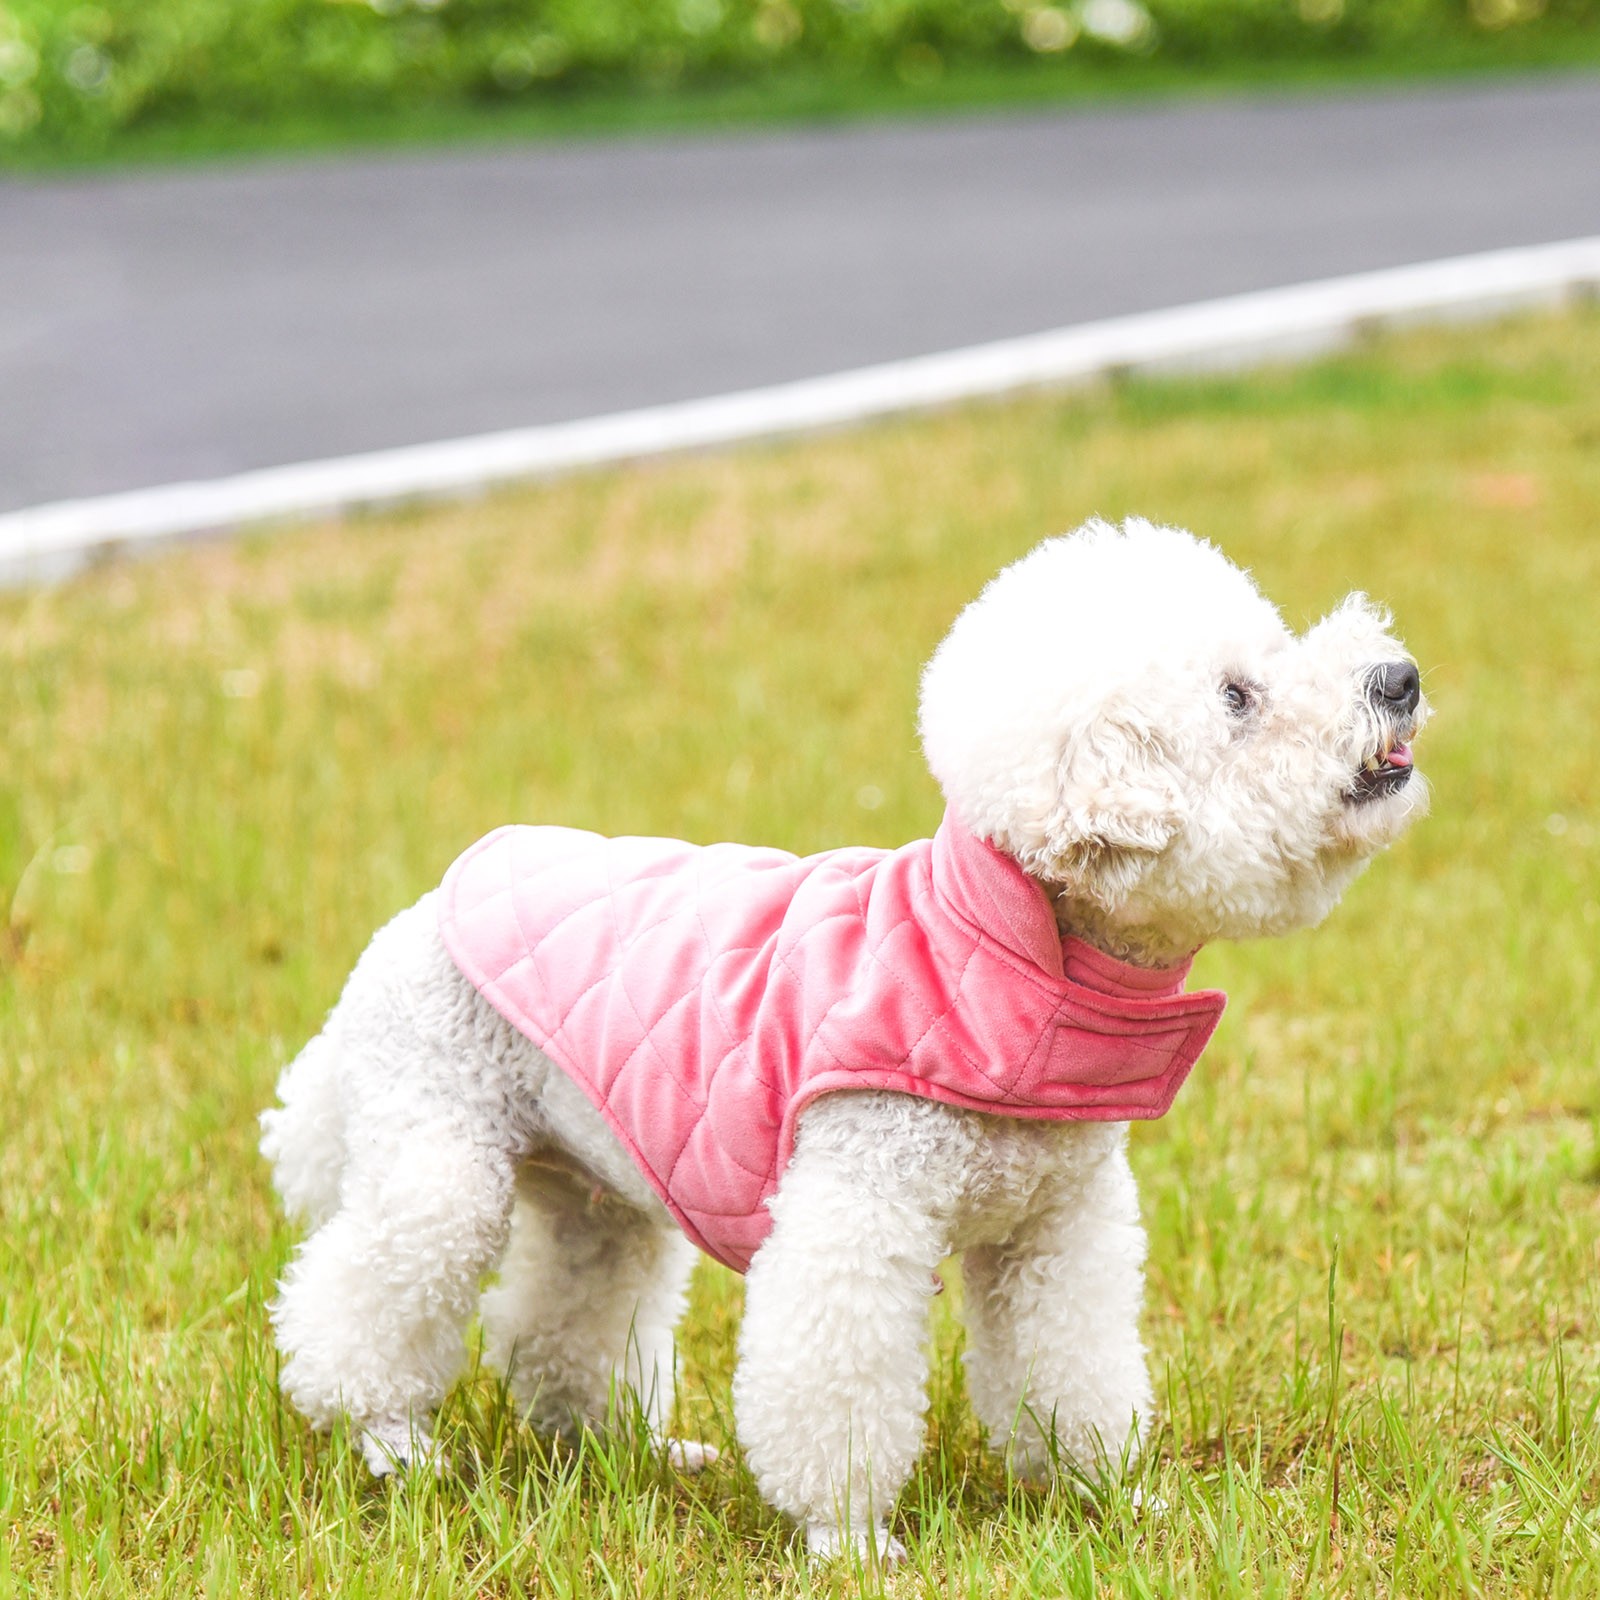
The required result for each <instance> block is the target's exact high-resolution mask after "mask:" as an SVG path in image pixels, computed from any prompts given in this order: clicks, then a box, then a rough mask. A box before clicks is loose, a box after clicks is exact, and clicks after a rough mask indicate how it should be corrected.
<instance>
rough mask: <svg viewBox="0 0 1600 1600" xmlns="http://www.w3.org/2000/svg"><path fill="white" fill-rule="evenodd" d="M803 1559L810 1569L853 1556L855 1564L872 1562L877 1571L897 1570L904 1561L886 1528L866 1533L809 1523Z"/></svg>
mask: <svg viewBox="0 0 1600 1600" xmlns="http://www.w3.org/2000/svg"><path fill="white" fill-rule="evenodd" d="M806 1555H807V1557H808V1558H809V1559H810V1561H811V1564H812V1565H813V1566H821V1565H822V1563H823V1562H825V1561H837V1560H838V1559H839V1557H840V1556H854V1557H855V1558H856V1560H857V1561H873V1562H876V1563H877V1564H878V1565H879V1566H880V1567H897V1566H899V1564H900V1563H901V1562H902V1561H904V1560H905V1558H906V1547H905V1546H904V1545H903V1544H901V1542H900V1541H899V1540H898V1539H897V1538H895V1536H894V1535H893V1534H892V1533H890V1532H889V1530H888V1529H887V1528H874V1529H873V1530H872V1531H871V1532H870V1533H868V1532H864V1531H860V1530H856V1529H851V1530H849V1531H848V1532H847V1531H846V1530H845V1529H843V1528H835V1527H830V1526H828V1525H827V1524H825V1523H820V1522H813V1523H812V1524H811V1525H810V1526H809V1527H808V1528H807V1529H806Z"/></svg>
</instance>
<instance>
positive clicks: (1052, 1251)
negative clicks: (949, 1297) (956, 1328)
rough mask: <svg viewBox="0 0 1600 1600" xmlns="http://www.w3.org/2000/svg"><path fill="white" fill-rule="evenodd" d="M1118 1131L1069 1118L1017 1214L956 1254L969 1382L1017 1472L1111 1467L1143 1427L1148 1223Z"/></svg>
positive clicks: (1147, 1399)
mask: <svg viewBox="0 0 1600 1600" xmlns="http://www.w3.org/2000/svg"><path fill="white" fill-rule="evenodd" d="M1126 1132H1127V1130H1126V1128H1125V1127H1123V1126H1121V1125H1112V1124H1105V1123H1102V1124H1095V1125H1080V1127H1079V1128H1076V1129H1073V1130H1072V1132H1071V1133H1070V1134H1069V1135H1066V1137H1071V1138H1072V1139H1073V1140H1074V1141H1075V1146H1074V1147H1073V1148H1072V1149H1071V1155H1072V1158H1073V1159H1071V1160H1070V1161H1068V1162H1067V1163H1066V1165H1065V1166H1064V1168H1063V1170H1062V1172H1061V1173H1060V1174H1059V1175H1058V1176H1057V1178H1056V1179H1055V1180H1054V1181H1053V1182H1052V1183H1051V1184H1050V1185H1049V1187H1048V1188H1047V1190H1046V1192H1045V1193H1043V1194H1041V1195H1040V1196H1039V1199H1038V1202H1037V1204H1036V1206H1035V1207H1034V1209H1033V1211H1032V1212H1031V1214H1030V1216H1029V1217H1028V1218H1027V1220H1026V1221H1024V1222H1023V1224H1022V1225H1021V1226H1020V1227H1019V1228H1018V1229H1017V1230H1016V1232H1015V1233H1014V1234H1013V1236H1012V1237H1011V1238H1010V1239H1008V1240H1006V1241H1005V1242H1004V1243H1003V1244H1000V1245H984V1246H981V1247H979V1248H975V1249H972V1250H968V1251H967V1252H966V1253H965V1255H964V1256H963V1257H962V1277H963V1281H964V1283H965V1286H966V1301H967V1309H966V1315H967V1388H968V1392H969V1393H970V1395H971V1397H972V1404H973V1409H974V1410H975V1411H976V1412H977V1413H978V1415H979V1417H980V1418H981V1419H982V1420H983V1423H984V1425H985V1426H986V1427H987V1428H988V1430H989V1437H990V1441H991V1443H993V1445H994V1446H995V1448H996V1449H999V1450H1002V1451H1004V1452H1005V1455H1006V1458H1007V1462H1008V1464H1009V1465H1010V1467H1011V1469H1012V1470H1013V1471H1014V1472H1016V1473H1017V1474H1018V1475H1019V1476H1022V1477H1026V1478H1033V1479H1046V1478H1048V1477H1049V1476H1050V1475H1051V1473H1052V1472H1053V1471H1054V1470H1056V1469H1057V1468H1065V1469H1066V1470H1067V1471H1069V1472H1070V1471H1073V1470H1074V1469H1075V1470H1077V1471H1079V1472H1082V1473H1084V1474H1087V1475H1090V1476H1092V1477H1093V1478H1095V1479H1097V1480H1098V1479H1103V1478H1105V1477H1106V1476H1108V1475H1115V1474H1116V1473H1117V1472H1118V1471H1120V1469H1121V1467H1122V1465H1123V1462H1124V1460H1129V1461H1131V1459H1132V1458H1133V1456H1134V1455H1135V1454H1136V1453H1137V1451H1138V1448H1139V1444H1140V1440H1141V1437H1142V1436H1143V1435H1145V1434H1146V1433H1148V1431H1149V1424H1150V1417H1151V1407H1152V1397H1151V1392H1150V1378H1149V1373H1148V1371H1147V1370H1146V1366H1145V1353H1144V1344H1143V1342H1142V1340H1141V1338H1140V1335H1139V1313H1140V1309H1141V1306H1142V1305H1143V1301H1144V1258H1145V1234H1144V1227H1143V1225H1142V1224H1141V1223H1140V1221H1139V1196H1138V1191H1137V1190H1136V1188H1135V1186H1134V1180H1133V1173H1132V1171H1131V1170H1130V1169H1129V1166H1128V1157H1127V1146H1126Z"/></svg>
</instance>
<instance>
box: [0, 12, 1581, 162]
mask: <svg viewBox="0 0 1600 1600" xmlns="http://www.w3.org/2000/svg"><path fill="white" fill-rule="evenodd" d="M1596 70H1600V29H1589V30H1584V31H1577V30H1560V31H1541V32H1529V33H1513V34H1493V35H1488V36H1470V35H1468V36H1463V37H1459V38H1456V37H1451V38H1442V39H1438V40H1432V41H1428V42H1425V43H1417V44H1413V45H1408V46H1405V47H1394V48H1390V49H1387V50H1384V51H1381V52H1375V53H1373V54H1365V55H1355V54H1352V55H1343V56H1341V55H1306V56H1302V57H1280V58H1271V57H1267V58H1261V59H1251V58H1248V57H1242V58H1235V59H1207V60H1197V61H1181V60H1180V61H1175V60H1171V59H1168V58H1165V57H1143V56H1128V57H1125V58H1105V57H1102V58H1098V59H1094V60H1081V59H1067V60H1048V59H1047V60H1041V61H1010V62H1003V63H998V64H985V63H956V64H953V65H950V66H947V67H943V68H941V69H940V70H939V71H938V72H936V73H932V74H928V75H919V74H917V73H911V74H910V75H902V74H896V73H888V72H858V73H841V72H838V71H832V70H827V69H824V68H821V67H815V66H813V67H805V66H797V67H787V68H776V69H773V70H771V71H770V72H768V73H767V74H765V75H763V76H761V77H758V78H753V79H748V80H733V81H726V82H716V81H708V82H704V83H695V84H687V85H685V84H679V83H671V82H660V83H653V82H649V81H645V82H640V83H632V84H627V85H625V86H621V87H617V86H608V85H604V84H602V85H597V86H591V87H581V86H580V87H571V88H566V87H563V88H560V89H554V90H550V89H547V90H544V91H543V92H541V93H539V94H537V95H530V96H527V97H523V98H498V99H471V98H466V97H461V98H455V99H442V100H432V101H417V102H415V103H410V104H395V105H376V106H362V105H357V104H352V105H339V104H329V105H326V106H323V107H320V108H314V109H313V108H305V107H298V108H290V109H284V110H281V111H276V112H274V113H272V114H271V115H265V114H260V115H253V116H250V115H236V114H231V113H227V112H222V111H216V110H211V111H207V112H205V113H197V114H193V115H188V116H181V117H180V116H159V115H158V116H154V117H152V118H151V119H150V120H148V121H143V122H138V123H135V124H133V125H131V126H128V127H121V128H115V129H111V128H92V127H91V128H79V129H74V130H73V131H72V132H71V133H70V134H68V135H61V136H57V135H56V134H54V133H52V132H50V131H49V130H44V131H41V132H39V133H37V134H32V135H29V136H27V137H24V138H15V139H0V172H4V171H7V170H10V171H14V172H51V171H71V170H75V169H81V168H100V167H113V168H114V167H124V166H143V165H149V164H152V163H173V162H176V163H190V162H203V161H212V160H218V159H237V158H241V157H258V156H273V155H308V154H323V153H331V152H337V151H342V150H382V149H430V148H448V147H454V146H463V145H464V146H474V145H478V146H491V147H492V146H504V145H510V144H519V143H529V142H537V141H561V140H570V139H585V138H595V137H616V136H623V137H644V136H658V135H661V134H673V133H678V134H692V133H712V132H731V131H736V130H748V129H758V128H763V127H774V126H783V125H793V124H807V123H839V122H855V121H865V120H874V119H876V120H882V119H888V118H903V117H918V116H928V115H945V116H949V115H960V114H976V113H990V114H993V113H1004V112H1030V111H1045V110H1049V109H1052V108H1065V107H1073V106H1077V107H1090V106H1096V105H1104V104H1106V103H1108V102H1118V101H1133V102H1149V101H1160V100H1171V99H1203V98H1207V97H1216V96H1222V95H1235V94H1240V93H1248V94H1260V93H1273V94H1316V93H1330V92H1335V91H1339V92H1351V91H1368V92H1375V93H1383V92H1401V91H1412V92H1414V91H1415V90H1416V89H1417V88H1418V86H1420V85H1429V84H1433V85H1441V84H1447V83H1451V82H1470V81H1472V80H1474V79H1481V78H1488V77H1499V78H1505V77H1507V76H1510V75H1522V76H1527V77H1530V78H1531V77H1533V76H1535V75H1539V76H1549V75H1559V74H1563V73H1567V74H1571V73H1593V72H1594V71H1596Z"/></svg>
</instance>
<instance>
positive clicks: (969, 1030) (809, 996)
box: [439, 815, 1225, 1272]
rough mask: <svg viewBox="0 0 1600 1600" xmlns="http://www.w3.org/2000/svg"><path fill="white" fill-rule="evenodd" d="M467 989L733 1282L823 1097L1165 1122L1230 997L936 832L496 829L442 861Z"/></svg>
mask: <svg viewBox="0 0 1600 1600" xmlns="http://www.w3.org/2000/svg"><path fill="white" fill-rule="evenodd" d="M439 926H440V929H441V931H442V933H443V935H444V941H445V944H446V946H447V948H448V949H449V951H450V955H451V957H452V958H453V960H454V961H455V963H456V965H457V966H458V967H459V968H460V969H461V971H462V973H463V974H464V975H465V976H466V977H467V978H468V979H469V980H470V981H471V982H472V983H473V984H474V985H475V986H476V987H477V988H478V990H479V991H480V992H481V993H482V994H483V995H484V997H485V998H486V999H487V1000H488V1001H489V1002H490V1003H491V1004H492V1005H493V1006H494V1007H495V1009H496V1010H497V1011H499V1012H500V1014H501V1015H502V1016H504V1017H505V1018H506V1020H507V1021H508V1022H510V1023H512V1024H513V1025H514V1026H515V1027H517V1028H519V1029H520V1030H521V1031H522V1032H523V1033H525V1034H526V1035H527V1036H528V1037H529V1038H530V1039H531V1040H533V1042H534V1043H535V1044H536V1045H538V1046H539V1048H540V1049H541V1050H543V1051H544V1052H545V1053H546V1054H547V1055H548V1056H549V1057H550V1058H551V1060H552V1061H554V1062H555V1063H556V1064H557V1065H558V1066H560V1067H561V1068H562V1069H563V1070H565V1071H566V1072H567V1073H569V1074H570V1075H571V1076H572V1078H573V1079H574V1080H576V1082H577V1083H578V1084H579V1085H580V1086H581V1087H582V1089H583V1090H584V1092H585V1093H586V1094H587V1095H588V1096H589V1098H590V1099H591V1100H592V1101H593V1102H594V1104H595V1105H596V1106H597V1107H598V1108H599V1110H600V1111H601V1113H602V1114H603V1115H604V1116H605V1118H606V1121H607V1122H608V1123H610V1125H611V1127H612V1128H613V1129H614V1130H615V1132H616V1134H617V1137H618V1138H620V1139H621V1140H622V1142H623V1144H624V1145H626V1146H627V1148H628V1149H629V1150H630V1151H631V1152H632V1153H633V1157H634V1159H635V1160H636V1161H637V1162H638V1163H639V1168H640V1170H641V1171H642V1172H643V1173H644V1175H645V1176H646V1178H648V1179H649V1180H650V1182H651V1184H652V1185H653V1186H654V1187H655V1189H656V1191H657V1193H658V1194H660V1196H661V1198H662V1200H663V1201H665V1203H666V1205H667V1207H668V1209H669V1210H670V1211H671V1212H672V1214H673V1216H675V1217H676V1218H677V1220H678V1221H679V1223H680V1224H682V1226H683V1229H684V1232H685V1233H687V1234H688V1235H689V1237H690V1238H691V1239H693V1240H694V1241H695V1243H696V1244H698V1245H699V1246H700V1248H701V1249H702V1250H705V1251H707V1252H708V1253H709V1254H711V1255H713V1256H715V1257H716V1258H717V1259H718V1260H719V1261H723V1262H726V1263H727V1265H728V1266H730V1267H732V1268H734V1269H735V1270H736V1271H739V1272H743V1271H744V1270H745V1269H746V1268H747V1267H748V1266H749V1265H750V1258H751V1257H752V1256H753V1255H754V1254H755V1251H756V1249H757V1247H758V1246H759V1245H760V1244H761V1242H762V1240H763V1239H765V1238H766V1236H767V1233H768V1231H769V1230H770V1228H771V1226H772V1222H771V1218H770V1216H769V1215H768V1212H767V1208H766V1202H767V1201H768V1199H770V1198H771V1196H772V1193H773V1191H774V1190H775V1189H776V1188H777V1185H778V1177H779V1174H780V1173H781V1172H782V1171H783V1168H784V1166H785V1164H786V1163H787V1162H788V1159H789V1155H790V1152H791V1150H792V1149H793V1146H794V1138H795V1120H796V1118H797V1117H798V1116H799V1114H800V1112H801V1110H802V1109H803V1108H804V1107H805V1106H806V1105H807V1103H808V1102H810V1101H811V1100H813V1099H814V1098H815V1097H816V1096H817V1095H819V1094H827V1093H831V1092H833V1091H835V1090H841V1089H897V1090H900V1091H902V1092H903V1093H907V1094H916V1095H923V1096H926V1097H927V1098H930V1099H934V1100H943V1101H946V1102H948V1103H949V1104H951V1105H957V1106H966V1107H970V1108H971V1109H973V1110H977V1111H989V1112H1000V1113H1003V1114H1004V1115H1006V1116H1012V1117H1039V1118H1046V1119H1051V1120H1057V1121H1069V1120H1081V1119H1095V1120H1101V1121H1115V1122H1121V1121H1125V1120H1128V1119H1131V1118H1143V1117H1159V1116H1160V1115H1161V1114H1162V1113H1163V1112H1164V1111H1166V1109H1167V1107H1168V1106H1169V1105H1171V1104H1172V1099H1173V1096H1174V1095H1175V1094H1176V1093H1177V1092H1178V1088H1179V1086H1180V1085H1181V1084H1182V1082H1183V1080H1184V1078H1185V1077H1187V1076H1188V1073H1189V1069H1190V1068H1191V1067H1192V1066H1193V1065H1194V1063H1195V1061H1196V1060H1197V1059H1198V1057H1199V1055H1200V1052H1201V1050H1202V1049H1203V1048H1204V1047H1205V1044H1206V1041H1207V1040H1208V1039H1210V1037H1211V1034H1212V1031H1213V1029H1214V1028H1215V1027H1216V1025H1217V1019H1218V1018H1219V1017H1220V1016H1221V1015H1222V1008H1223V1005H1224V1003H1225V997H1224V996H1223V995H1222V994H1220V993H1217V992H1215V991H1203V992H1198V993H1195V994H1185V993H1183V992H1182V988H1183V980H1184V977H1185V975H1186V974H1187V972H1188V965H1189V964H1188V963H1187V962H1185V963H1184V964H1183V965H1182V966H1180V967H1171V968H1167V969H1165V970H1163V971H1148V970H1145V969H1142V968H1138V967H1132V966H1128V965H1126V964H1125V963H1123V962H1120V961H1115V960H1113V959H1112V958H1111V957H1109V956H1105V955H1102V954H1101V953H1100V952H1099V951H1096V950H1094V949H1091V948H1090V947H1089V946H1088V945H1086V944H1083V943H1081V942H1080V941H1078V940H1076V939H1066V940H1062V938H1061V937H1060V936H1059V934H1058V933H1057V931H1056V925H1055V918H1054V916H1053V914H1052V912H1051V909H1050V905H1049V902H1048V901H1047V899H1046V898H1045V895H1044V893H1043V891H1042V890H1040V888H1039V887H1038V886H1037V885H1036V884H1035V883H1034V882H1033V881H1032V880H1031V879H1030V878H1028V877H1027V875H1026V874H1025V873H1024V872H1023V871H1022V870H1021V868H1020V867H1018V866H1017V865H1016V863H1015V862H1013V861H1011V860H1010V859H1009V858H1008V857H1006V856H1003V855H1001V854H1000V852H999V851H997V850H996V849H994V848H993V846H991V845H989V844H986V843H985V842H983V841H982V840H980V839H976V838H974V837H973V836H972V835H971V834H970V833H968V832H967V831H966V830H965V829H964V828H962V827H961V826H960V825H959V824H958V823H957V822H956V821H955V820H954V819H953V818H952V817H950V816H948V815H947V816H946V817H945V820H944V822H943V824H942V825H941V826H940V828H939V832H938V834H937V836H936V837H934V838H933V839H921V840H918V841H917V842H916V843H915V844H909V845H906V846H905V847H904V848H903V849H899V850H892V851H891V850H867V849H845V850H828V851H824V852H823V853H822V854H821V855H815V856H807V857H804V858H800V857H796V856H792V855H789V854H788V853H787V852H786V851H782V850H764V849H755V848H751V847H749V846H746V845H735V844H716V845H706V846H699V845H691V844H682V843H679V842H677V841H675V840H670V839H606V838H602V837H601V836H600V835H598V834H593V833H583V832H580V831H578V830H576V829H571V828H530V827H513V828H502V829H500V830H499V831H498V832H496V833H492V834H490V835H489V836H488V837H487V838H485V839H483V840H480V841H479V843H477V844H476V845H474V846H473V847H472V848H471V849H470V850H468V851H467V852H466V854H465V855H463V856H462V857H461V858H460V860H458V861H457V862H456V863H455V865H454V866H453V867H451V869H450V871H449V874H448V875H447V876H446V878H445V881H444V886H443V889H442V890H441V892H440V895H439Z"/></svg>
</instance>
